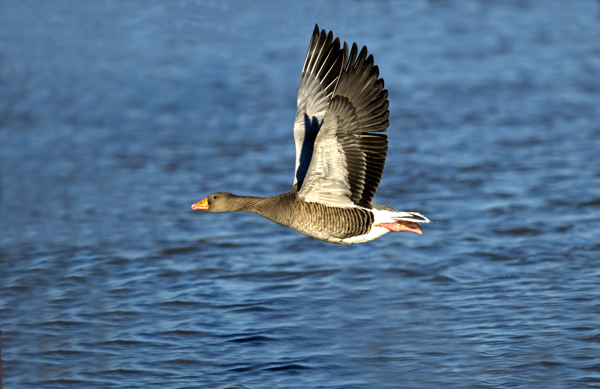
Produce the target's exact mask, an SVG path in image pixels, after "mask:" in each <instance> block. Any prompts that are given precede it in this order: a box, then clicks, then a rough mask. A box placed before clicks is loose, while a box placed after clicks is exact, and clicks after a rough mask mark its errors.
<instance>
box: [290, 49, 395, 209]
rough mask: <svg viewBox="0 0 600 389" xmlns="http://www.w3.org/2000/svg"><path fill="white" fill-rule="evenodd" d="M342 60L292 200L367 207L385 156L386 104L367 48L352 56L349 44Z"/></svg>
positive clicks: (376, 70)
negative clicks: (303, 176)
mask: <svg viewBox="0 0 600 389" xmlns="http://www.w3.org/2000/svg"><path fill="white" fill-rule="evenodd" d="M344 53H345V55H344V57H346V56H347V53H348V46H347V44H346V43H344ZM347 58H348V60H347V62H346V64H345V66H344V69H343V71H342V74H341V76H340V79H339V82H338V84H337V87H336V89H335V92H334V93H333V97H332V98H331V101H330V103H329V107H328V109H327V112H326V114H325V118H324V122H323V127H322V129H321V131H320V132H319V135H318V137H317V139H316V141H315V144H314V149H315V150H314V152H313V158H312V161H311V165H310V167H309V171H308V173H307V175H306V178H305V182H304V186H303V187H302V190H301V191H300V192H299V194H298V195H299V196H300V198H301V199H304V200H305V201H314V202H322V203H325V204H328V205H334V206H348V205H351V204H354V205H358V206H362V207H366V208H371V201H372V200H373V196H375V192H376V191H377V188H378V187H379V182H380V181H381V176H382V174H383V169H384V166H385V158H386V155H387V148H388V142H387V136H386V135H385V134H382V132H385V131H386V129H387V127H388V125H389V121H388V117H389V111H388V105H389V103H388V100H387V91H386V90H384V89H383V86H384V84H383V79H380V78H379V69H378V67H377V66H375V65H374V64H373V56H372V55H369V56H368V57H367V48H366V47H363V49H362V50H361V51H360V53H358V47H357V46H356V43H354V44H353V45H352V50H351V51H350V54H349V56H348V57H347Z"/></svg>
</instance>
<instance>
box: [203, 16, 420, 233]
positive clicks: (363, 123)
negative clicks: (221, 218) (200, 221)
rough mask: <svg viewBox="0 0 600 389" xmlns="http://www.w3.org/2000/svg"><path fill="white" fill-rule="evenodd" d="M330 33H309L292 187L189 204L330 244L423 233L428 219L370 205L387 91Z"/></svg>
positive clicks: (368, 60) (381, 159) (379, 170)
mask: <svg viewBox="0 0 600 389" xmlns="http://www.w3.org/2000/svg"><path fill="white" fill-rule="evenodd" d="M348 51H349V50H348V44H347V43H346V42H344V47H343V49H340V40H339V38H336V39H335V40H333V33H332V32H331V31H330V32H329V34H326V33H325V30H322V31H321V32H319V26H318V25H316V26H315V30H314V32H313V34H312V38H311V41H310V45H309V47H308V53H307V54H306V60H305V61H304V67H303V68H302V76H301V78H300V87H299V89H298V102H297V104H298V111H297V113H296V120H295V122H294V139H295V142H296V170H295V176H294V184H293V186H292V189H291V190H290V191H288V192H286V193H283V194H280V195H276V196H272V197H251V196H236V195H234V194H231V193H226V192H217V193H213V194H211V195H210V196H208V197H207V198H205V199H204V200H202V201H199V202H198V203H196V204H194V205H192V209H199V210H203V211H208V212H235V211H245V212H253V213H256V214H259V215H261V216H264V217H266V218H267V219H269V220H272V221H274V222H275V223H278V224H281V225H283V226H286V227H289V228H291V229H294V230H296V231H298V232H301V233H303V234H305V235H308V236H310V237H313V238H317V239H321V240H324V241H326V242H330V243H338V244H355V243H363V242H368V241H371V240H373V239H377V238H379V237H381V236H383V235H385V234H387V233H389V232H390V231H408V232H414V233H416V234H419V235H422V231H421V226H419V224H417V223H421V222H422V223H429V219H427V218H426V217H425V216H423V215H421V214H418V213H416V212H401V211H397V210H395V209H394V208H391V207H388V206H386V205H381V204H376V203H373V202H371V201H372V200H373V196H374V195H375V192H376V191H377V187H378V186H379V181H380V180H381V175H382V174H383V167H384V165H385V157H386V154H387V149H388V142H387V136H386V135H385V134H383V132H385V131H386V129H387V127H388V125H389V121H388V116H389V111H388V105H389V103H388V100H387V97H388V93H387V90H384V89H383V79H381V78H379V68H378V67H377V66H375V65H374V64H373V56H372V55H369V56H368V57H367V47H366V46H365V47H363V48H362V50H361V51H360V53H358V47H357V45H356V43H353V44H352V50H351V51H350V53H349V54H348Z"/></svg>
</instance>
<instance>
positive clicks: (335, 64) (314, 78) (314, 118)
mask: <svg viewBox="0 0 600 389" xmlns="http://www.w3.org/2000/svg"><path fill="white" fill-rule="evenodd" d="M343 66H344V55H343V52H342V50H340V40H339V39H338V38H336V39H335V40H334V39H333V33H332V32H331V31H330V32H329V33H328V34H326V33H325V30H322V31H320V32H319V26H318V25H315V29H314V31H313V35H312V38H311V40H310V45H309V46H308V52H307V54H306V59H305V60H304V66H303V67H302V76H301V77H300V86H299V87H298V100H297V105H298V110H297V112H296V119H295V121H294V141H295V144H296V167H295V170H294V185H295V186H296V188H299V187H300V186H301V185H302V181H304V177H305V175H306V171H307V170H308V166H309V165H310V160H311V157H312V152H313V144H314V141H315V138H316V136H317V134H318V132H319V129H320V128H321V124H322V123H323V118H324V117H325V112H326V111H327V107H328V105H329V101H330V100H331V96H332V95H333V91H334V90H335V87H336V86H337V83H338V81H339V77H340V73H341V71H342V68H343Z"/></svg>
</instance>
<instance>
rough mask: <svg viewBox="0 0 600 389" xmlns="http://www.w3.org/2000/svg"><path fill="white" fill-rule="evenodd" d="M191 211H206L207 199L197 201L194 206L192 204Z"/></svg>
mask: <svg viewBox="0 0 600 389" xmlns="http://www.w3.org/2000/svg"><path fill="white" fill-rule="evenodd" d="M192 209H199V210H201V211H207V210H208V197H207V198H205V199H204V200H202V201H198V202H197V203H196V204H192Z"/></svg>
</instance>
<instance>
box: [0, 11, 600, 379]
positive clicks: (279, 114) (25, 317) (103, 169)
mask: <svg viewBox="0 0 600 389" xmlns="http://www.w3.org/2000/svg"><path fill="white" fill-rule="evenodd" d="M315 22H318V23H319V25H320V26H321V27H323V28H326V29H328V30H330V29H331V30H333V31H334V33H335V34H336V36H339V37H340V38H341V39H342V40H346V41H349V42H353V41H356V42H358V43H359V45H365V44H366V45H367V46H368V47H369V52H370V53H373V55H374V56H375V62H376V64H378V65H379V68H380V74H381V76H382V77H383V78H385V82H386V88H387V89H388V90H389V100H390V111H391V115H390V123H391V125H390V128H389V130H388V135H389V140H390V153H389V155H388V160H387V165H386V170H385V173H384V177H383V180H382V183H381V186H380V190H379V192H378V194H377V196H376V201H377V202H380V203H383V204H388V205H390V206H393V207H395V208H397V209H402V210H406V211H417V212H421V213H423V214H424V215H427V216H428V217H429V218H430V219H431V220H432V223H430V224H429V225H426V226H424V235H423V236H417V235H415V234H389V235H387V236H385V237H383V238H381V239H379V240H376V241H373V242H370V243H367V244H362V245H356V246H337V245H331V244H327V243H324V242H321V241H317V240H314V239H310V238H308V237H305V236H304V235H301V234H299V233H297V232H295V231H292V230H288V229H285V228H283V227H281V226H278V225H276V224H274V223H271V222H269V221H268V220H266V219H262V218H260V217H258V216H256V215H252V214H207V213H200V212H192V211H191V210H190V205H191V204H192V203H194V202H196V201H198V200H200V199H202V198H203V197H205V196H206V195H207V194H209V193H212V192H215V191H222V190H223V191H231V192H235V193H238V194H248V195H256V196H268V195H272V194H277V193H282V192H284V191H286V190H288V189H289V187H290V186H291V184H292V181H293V167H294V146H293V139H292V124H293V118H294V114H295V110H296V108H295V101H296V96H295V95H296V92H297V87H298V81H299V75H300V70H301V67H302V63H303V61H304V56H305V54H306V48H307V46H308V43H309V40H310V34H311V33H312V29H313V28H314V23H315ZM599 107H600V8H599V5H598V2H594V1H591V0H590V1H583V0H578V1H570V2H564V1H558V0H557V1H545V2H534V1H529V2H527V1H521V2H518V1H514V2H513V1H509V2H495V3H493V4H492V2H483V1H463V2H434V1H430V2H412V1H406V2H386V1H381V2H352V1H351V2H339V3H338V2H328V3H323V2H308V3H306V2H303V3H301V4H300V3H277V5H272V4H267V3H266V2H265V3H263V2H253V3H252V4H251V5H250V3H248V4H247V5H244V4H237V3H229V2H219V3H215V2H205V1H172V2H158V1H154V2H141V1H129V2H94V3H89V4H86V5H84V4H73V2H69V1H63V0H57V1H52V2H39V1H20V2H7V1H4V2H2V4H0V231H1V233H0V329H1V330H2V346H3V348H2V359H3V364H2V366H3V373H4V374H3V378H4V383H5V385H6V387H15V388H16V387H18V388H39V387H49V388H75V387H76V388H81V387H144V388H151V387H157V388H184V387H190V388H191V387H202V388H278V387H280V388H398V387H401V388H429V387H431V388H442V387H444V388H480V387H481V388H489V387H493V388H496V387H527V388H589V387H600V330H599V329H598V323H599V320H600V304H599V303H598V297H599V295H600V266H599V262H598V259H599V254H600V244H599V240H598V239H599V237H600V191H599V188H600V158H599V157H598V155H599V154H598V150H600V124H599V123H600V108H599Z"/></svg>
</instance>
